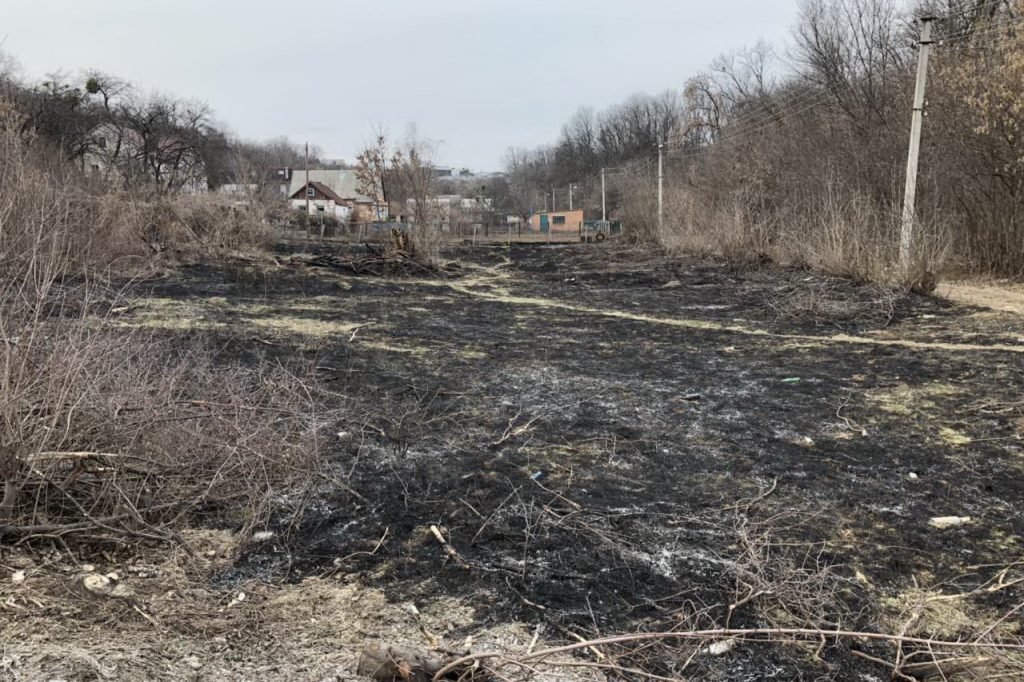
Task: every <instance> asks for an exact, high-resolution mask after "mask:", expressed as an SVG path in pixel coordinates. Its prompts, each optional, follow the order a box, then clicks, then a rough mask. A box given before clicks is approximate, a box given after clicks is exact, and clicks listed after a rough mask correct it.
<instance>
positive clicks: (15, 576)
mask: <svg viewBox="0 0 1024 682" xmlns="http://www.w3.org/2000/svg"><path fill="white" fill-rule="evenodd" d="M11 582H12V583H14V584H15V585H17V584H19V583H23V582H25V571H15V572H14V573H12V574H11Z"/></svg>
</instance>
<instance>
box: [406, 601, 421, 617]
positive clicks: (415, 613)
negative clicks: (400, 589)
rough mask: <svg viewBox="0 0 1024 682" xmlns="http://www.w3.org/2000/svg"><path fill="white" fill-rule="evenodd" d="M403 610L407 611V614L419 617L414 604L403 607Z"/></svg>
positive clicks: (418, 611)
mask: <svg viewBox="0 0 1024 682" xmlns="http://www.w3.org/2000/svg"><path fill="white" fill-rule="evenodd" d="M405 610H406V611H408V612H409V613H411V614H412V615H414V616H418V615H420V610H419V609H418V608H416V605H415V604H409V605H408V606H406V607H405Z"/></svg>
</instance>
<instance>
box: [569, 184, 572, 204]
mask: <svg viewBox="0 0 1024 682" xmlns="http://www.w3.org/2000/svg"><path fill="white" fill-rule="evenodd" d="M569 210H570V211H571V210H572V183H571V182H570V183H569Z"/></svg>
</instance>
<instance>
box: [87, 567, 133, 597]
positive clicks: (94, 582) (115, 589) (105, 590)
mask: <svg viewBox="0 0 1024 682" xmlns="http://www.w3.org/2000/svg"><path fill="white" fill-rule="evenodd" d="M71 580H72V583H71V587H72V589H73V590H74V591H75V592H76V593H78V594H79V595H80V596H82V597H86V598H89V599H106V598H110V599H131V598H132V597H133V596H134V593H133V592H132V591H131V589H130V588H129V587H128V586H127V585H125V584H124V583H121V582H119V581H118V580H117V579H116V578H111V577H110V576H106V575H103V574H101V573H86V572H83V573H76V574H75V576H74V578H72V579H71Z"/></svg>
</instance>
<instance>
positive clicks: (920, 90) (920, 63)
mask: <svg viewBox="0 0 1024 682" xmlns="http://www.w3.org/2000/svg"><path fill="white" fill-rule="evenodd" d="M934 20H935V17H921V37H920V39H919V40H918V41H917V44H918V46H919V48H918V53H917V81H916V83H915V84H914V109H913V113H912V114H911V119H910V149H909V150H908V151H907V184H906V187H905V188H904V190H903V219H902V224H901V226H900V266H901V267H902V268H903V271H904V272H907V271H909V270H910V264H911V260H912V258H913V246H914V200H915V198H916V195H917V160H918V157H919V156H920V154H921V125H922V123H923V119H924V89H925V85H926V84H927V80H928V54H929V52H931V47H932V22H933V21H934Z"/></svg>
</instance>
